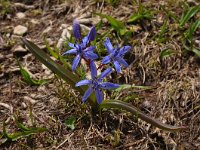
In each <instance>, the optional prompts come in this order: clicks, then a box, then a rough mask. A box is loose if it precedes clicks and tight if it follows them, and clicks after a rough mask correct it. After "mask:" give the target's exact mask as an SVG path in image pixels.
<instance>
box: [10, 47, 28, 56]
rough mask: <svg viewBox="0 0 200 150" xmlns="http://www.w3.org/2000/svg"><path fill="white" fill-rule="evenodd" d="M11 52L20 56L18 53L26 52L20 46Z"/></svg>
mask: <svg viewBox="0 0 200 150" xmlns="http://www.w3.org/2000/svg"><path fill="white" fill-rule="evenodd" d="M12 51H13V53H14V54H20V53H26V52H27V50H26V49H25V48H23V47H22V46H21V45H19V46H17V47H16V48H14V49H13V50H12Z"/></svg>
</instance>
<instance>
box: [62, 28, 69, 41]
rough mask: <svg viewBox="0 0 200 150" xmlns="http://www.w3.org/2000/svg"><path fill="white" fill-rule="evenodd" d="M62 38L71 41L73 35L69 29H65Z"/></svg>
mask: <svg viewBox="0 0 200 150" xmlns="http://www.w3.org/2000/svg"><path fill="white" fill-rule="evenodd" d="M61 37H62V38H63V39H66V38H68V39H69V38H70V37H71V34H70V32H69V30H68V29H64V30H63V32H62V34H61Z"/></svg>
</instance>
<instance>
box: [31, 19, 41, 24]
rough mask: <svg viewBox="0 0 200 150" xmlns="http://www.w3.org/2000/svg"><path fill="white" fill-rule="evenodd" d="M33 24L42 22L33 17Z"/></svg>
mask: <svg viewBox="0 0 200 150" xmlns="http://www.w3.org/2000/svg"><path fill="white" fill-rule="evenodd" d="M30 22H31V23H32V24H40V22H39V21H38V20H36V19H31V21H30Z"/></svg>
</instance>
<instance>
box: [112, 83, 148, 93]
mask: <svg viewBox="0 0 200 150" xmlns="http://www.w3.org/2000/svg"><path fill="white" fill-rule="evenodd" d="M129 88H138V89H145V90H149V89H151V87H150V86H136V85H130V84H122V85H120V87H118V88H117V89H114V91H117V92H120V91H122V90H124V89H129Z"/></svg>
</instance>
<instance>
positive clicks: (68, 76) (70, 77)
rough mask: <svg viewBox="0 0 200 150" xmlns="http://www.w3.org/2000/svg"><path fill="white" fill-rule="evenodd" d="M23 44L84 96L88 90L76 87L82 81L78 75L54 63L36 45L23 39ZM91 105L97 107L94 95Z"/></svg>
mask: <svg viewBox="0 0 200 150" xmlns="http://www.w3.org/2000/svg"><path fill="white" fill-rule="evenodd" d="M22 41H23V43H24V44H25V45H26V46H27V47H28V49H29V50H30V51H31V52H32V53H33V55H35V57H36V58H37V59H38V60H39V61H41V62H42V63H43V64H44V65H45V66H47V67H48V68H49V69H50V70H51V71H52V72H54V73H55V74H57V75H58V76H59V77H61V78H62V79H63V80H65V81H66V82H67V83H68V84H69V85H71V87H72V88H74V89H76V90H78V91H79V92H80V93H81V94H82V95H83V94H84V93H85V91H86V90H87V88H86V87H85V86H81V87H78V88H77V87H75V84H76V83H77V82H79V81H80V78H79V76H78V75H76V74H73V73H72V71H71V70H69V69H68V68H64V67H63V66H62V65H60V64H59V63H57V62H54V61H53V60H52V59H51V58H50V57H49V56H48V55H47V54H46V53H45V52H44V51H43V50H41V49H40V48H39V47H38V46H37V45H35V44H34V43H32V42H30V41H28V40H26V39H25V38H22ZM88 101H89V103H90V104H91V105H92V106H96V105H97V102H96V100H95V96H94V94H91V96H90V97H89V98H88Z"/></svg>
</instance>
